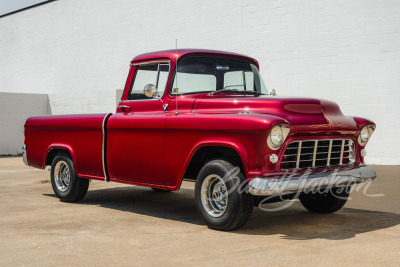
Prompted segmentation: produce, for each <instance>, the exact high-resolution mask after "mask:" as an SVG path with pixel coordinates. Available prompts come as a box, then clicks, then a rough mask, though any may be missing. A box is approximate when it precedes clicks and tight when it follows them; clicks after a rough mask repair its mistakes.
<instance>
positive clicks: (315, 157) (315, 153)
mask: <svg viewBox="0 0 400 267" xmlns="http://www.w3.org/2000/svg"><path fill="white" fill-rule="evenodd" d="M317 149H318V140H315V144H314V152H313V160H312V167H313V168H315V160H316V159H317Z"/></svg>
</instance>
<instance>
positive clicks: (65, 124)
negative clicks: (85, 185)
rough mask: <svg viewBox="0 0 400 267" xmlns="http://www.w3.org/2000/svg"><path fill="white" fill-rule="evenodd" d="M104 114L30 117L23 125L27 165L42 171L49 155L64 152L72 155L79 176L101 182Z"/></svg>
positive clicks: (102, 177) (102, 176)
mask: <svg viewBox="0 0 400 267" xmlns="http://www.w3.org/2000/svg"><path fill="white" fill-rule="evenodd" d="M106 115H107V114H87V115H80V114H77V115H56V116H35V117H29V118H28V119H27V121H26V123H25V144H26V153H27V158H28V164H29V165H30V166H32V167H36V168H42V169H44V168H45V166H46V157H47V155H49V154H48V153H49V152H50V153H51V151H52V150H54V149H64V150H66V151H68V152H69V154H70V155H71V157H72V160H73V162H74V166H75V171H76V173H77V174H78V176H81V177H87V178H92V179H104V173H103V166H102V143H103V129H102V127H103V120H104V118H105V116H106ZM47 161H49V159H47ZM47 163H49V162H47ZM50 164H51V162H50Z"/></svg>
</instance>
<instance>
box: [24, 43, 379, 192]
mask: <svg viewBox="0 0 400 267" xmlns="http://www.w3.org/2000/svg"><path fill="white" fill-rule="evenodd" d="M187 55H204V56H218V57H229V58H236V59H241V60H247V61H251V62H253V63H255V64H256V65H257V66H258V63H257V61H256V60H255V59H252V58H249V57H246V56H243V55H238V54H233V53H227V52H221V51H211V50H194V49H179V50H167V51H159V52H153V53H148V54H143V55H139V56H137V57H135V58H134V59H133V61H132V62H131V63H132V65H131V68H130V71H129V75H128V79H127V82H126V86H125V90H124V94H123V97H122V99H121V102H120V105H124V106H129V107H130V110H129V111H127V110H122V109H120V108H117V111H116V113H115V114H114V115H111V116H110V117H109V119H108V122H107V124H106V128H105V131H106V133H107V138H106V142H105V147H106V148H107V150H106V155H105V166H104V167H105V169H106V172H107V174H108V176H109V178H110V180H111V181H117V182H124V183H131V184H139V185H145V186H152V187H160V188H167V189H169V190H177V189H179V187H180V184H181V181H182V179H183V178H184V177H183V176H184V174H185V171H186V169H187V167H188V165H189V163H190V161H191V159H192V157H193V155H194V154H195V153H196V151H197V150H198V149H200V148H201V147H204V146H216V147H221V146H223V147H227V148H230V149H233V150H234V151H236V153H237V155H238V156H239V157H240V159H241V161H242V165H243V168H244V171H245V175H246V177H247V179H248V180H251V179H252V178H254V177H266V178H268V177H276V176H280V175H282V172H281V170H280V167H279V163H280V160H281V158H282V156H283V153H284V151H285V148H286V146H287V145H288V144H289V143H290V142H291V141H293V140H299V139H301V140H307V139H324V138H325V139H326V138H350V139H352V140H353V141H354V143H355V144H356V150H357V151H356V153H357V155H358V157H357V159H356V162H355V165H360V164H363V159H362V157H361V156H360V149H361V148H362V147H360V146H359V145H358V143H357V137H358V134H359V132H360V130H361V129H362V127H364V126H365V125H367V124H373V122H371V121H369V120H366V119H361V118H353V117H350V116H344V115H343V114H342V112H341V110H340V108H339V106H338V105H337V104H336V103H334V102H331V101H328V100H320V99H311V98H295V97H288V98H284V97H277V96H248V95H247V96H244V95H239V94H236V93H221V94H216V95H208V94H204V93H203V94H191V95H183V96H178V99H175V96H174V95H172V94H170V92H169V88H170V87H171V86H170V83H171V80H172V77H173V75H174V70H175V66H176V63H177V62H178V61H179V60H180V59H181V58H182V57H185V56H187ZM159 60H163V61H166V62H169V64H170V67H171V68H170V69H171V71H170V73H169V78H168V82H167V85H166V89H165V93H164V95H163V96H162V97H161V99H151V100H141V101H135V100H128V93H129V89H130V86H131V83H132V82H133V80H134V74H135V70H136V67H137V65H136V64H138V63H143V62H150V61H159ZM163 103H164V104H167V105H168V108H167V109H166V110H165V111H164V108H163ZM176 103H178V109H177V110H178V115H176V114H175V112H176ZM104 117H105V114H96V115H68V116H45V117H30V118H29V119H28V120H27V122H26V124H25V144H26V145H27V156H28V162H29V164H30V165H31V166H33V167H37V168H44V167H45V159H46V156H47V155H48V153H49V151H51V149H66V150H67V151H69V153H70V154H71V156H72V159H73V161H74V164H75V166H76V171H77V173H78V175H79V176H81V177H86V178H93V179H104V177H105V174H104V172H103V164H102V139H103V131H102V123H103V119H104ZM277 124H287V125H288V126H289V127H290V133H289V136H288V138H287V139H286V141H285V143H284V145H283V146H282V147H281V148H280V149H278V150H275V151H272V150H270V149H269V148H268V146H267V145H266V140H267V136H268V134H269V131H270V129H271V128H272V127H273V126H274V125H277ZM272 153H275V154H277V155H278V156H279V158H280V160H279V161H278V163H276V164H272V163H270V161H269V160H268V158H269V156H270V155H271V154H272Z"/></svg>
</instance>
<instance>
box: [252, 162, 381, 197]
mask: <svg viewBox="0 0 400 267" xmlns="http://www.w3.org/2000/svg"><path fill="white" fill-rule="evenodd" d="M375 178H376V173H375V170H374V169H373V168H372V167H369V166H362V167H358V168H355V169H350V170H339V171H331V172H321V173H317V174H308V175H306V174H303V175H301V176H292V177H290V176H288V177H284V178H269V179H268V178H254V179H253V180H251V181H250V183H249V192H250V193H251V194H252V195H255V196H272V195H278V194H279V195H283V194H290V193H296V192H299V191H303V190H307V189H312V188H327V187H337V186H342V185H350V184H358V183H363V182H365V181H366V180H369V179H371V180H373V179H375Z"/></svg>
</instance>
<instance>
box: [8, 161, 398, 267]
mask: <svg viewBox="0 0 400 267" xmlns="http://www.w3.org/2000/svg"><path fill="white" fill-rule="evenodd" d="M375 168H376V170H377V172H378V177H379V178H378V180H377V181H376V182H374V183H373V184H372V185H371V186H370V187H369V188H367V193H368V194H379V193H383V194H384V196H382V197H368V196H365V195H364V193H363V190H364V189H365V187H364V188H361V189H359V190H358V192H353V193H352V195H351V196H352V200H350V201H349V202H348V203H347V204H346V206H345V208H343V209H342V210H341V211H340V212H338V213H336V214H330V215H316V214H311V213H308V212H307V211H306V210H305V209H304V208H302V206H301V205H300V204H299V203H298V202H295V203H294V205H292V206H291V207H289V208H287V209H285V210H281V211H277V212H273V213H272V212H265V211H261V210H260V209H254V212H253V214H252V216H251V218H250V220H249V222H248V223H247V225H246V226H245V227H244V228H242V229H240V230H238V231H235V232H218V231H214V230H210V229H208V228H207V227H206V226H205V225H204V224H203V223H202V221H201V219H200V217H199V216H198V215H197V211H196V208H195V203H194V196H193V195H194V194H193V187H194V184H193V183H190V182H185V183H184V185H183V186H184V188H183V189H181V190H180V191H178V192H174V193H169V194H160V193H155V192H153V191H152V190H150V189H148V188H142V187H136V186H127V185H124V184H117V183H105V182H100V181H94V182H92V183H91V184H90V188H89V192H88V194H87V195H86V197H85V199H84V201H83V202H81V203H78V204H70V203H63V202H60V201H59V200H58V199H57V198H55V197H54V195H53V191H52V189H51V184H50V183H49V182H48V179H49V172H48V171H44V170H37V169H33V168H29V167H26V166H24V165H23V164H22V159H21V158H12V157H8V158H0V227H1V228H0V265H1V266H10V265H12V266H15V265H60V266H67V265H71V264H74V265H123V266H127V265H130V266H132V265H153V264H157V265H176V264H180V263H181V264H185V265H186V264H192V265H216V266H221V265H223V266H227V265H250V264H251V265H264V266H265V265H275V266H276V265H281V266H284V265H288V264H289V265H306V264H307V265H310V266H313V265H324V266H332V265H347V266H349V265H390V266H399V265H400V225H399V224H400V194H399V192H400V166H375ZM277 205H279V204H269V205H266V206H265V207H277Z"/></svg>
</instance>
